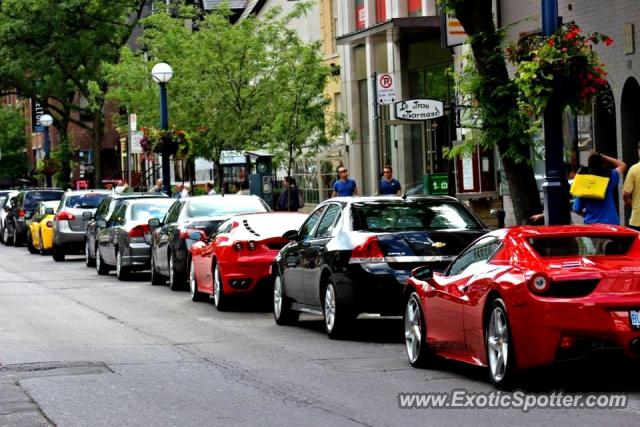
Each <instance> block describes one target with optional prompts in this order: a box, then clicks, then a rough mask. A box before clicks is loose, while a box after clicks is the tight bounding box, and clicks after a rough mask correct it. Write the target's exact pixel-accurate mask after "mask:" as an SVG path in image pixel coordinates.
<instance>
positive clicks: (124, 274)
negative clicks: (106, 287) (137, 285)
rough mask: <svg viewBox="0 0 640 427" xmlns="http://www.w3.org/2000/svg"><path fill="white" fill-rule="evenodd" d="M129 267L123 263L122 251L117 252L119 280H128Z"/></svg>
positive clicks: (117, 274) (117, 275)
mask: <svg viewBox="0 0 640 427" xmlns="http://www.w3.org/2000/svg"><path fill="white" fill-rule="evenodd" d="M130 272H131V271H130V269H129V267H125V266H124V265H122V253H121V252H120V251H117V252H116V277H117V278H118V280H127V279H129V273H130Z"/></svg>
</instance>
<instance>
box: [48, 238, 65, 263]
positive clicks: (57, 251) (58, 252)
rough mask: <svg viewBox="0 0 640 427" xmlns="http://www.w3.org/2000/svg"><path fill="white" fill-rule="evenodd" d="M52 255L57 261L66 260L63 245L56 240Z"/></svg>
mask: <svg viewBox="0 0 640 427" xmlns="http://www.w3.org/2000/svg"><path fill="white" fill-rule="evenodd" d="M51 256H52V257H53V260H54V261H56V262H64V258H65V253H64V249H63V248H62V246H58V245H56V242H53V249H52V250H51Z"/></svg>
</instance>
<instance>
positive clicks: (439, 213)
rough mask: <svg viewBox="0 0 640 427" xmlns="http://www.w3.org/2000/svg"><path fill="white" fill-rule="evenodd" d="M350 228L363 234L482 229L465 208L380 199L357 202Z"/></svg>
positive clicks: (353, 209)
mask: <svg viewBox="0 0 640 427" xmlns="http://www.w3.org/2000/svg"><path fill="white" fill-rule="evenodd" d="M352 213H353V215H352V217H353V228H354V230H363V231H382V232H385V231H403V230H482V229H484V226H483V225H482V224H481V223H480V222H478V221H477V220H476V219H475V218H474V216H473V215H472V214H471V213H470V212H469V211H467V209H466V208H465V207H464V206H462V205H460V204H458V203H451V202H443V201H433V200H408V201H406V202H402V201H395V200H381V201H375V202H358V203H354V204H353V207H352Z"/></svg>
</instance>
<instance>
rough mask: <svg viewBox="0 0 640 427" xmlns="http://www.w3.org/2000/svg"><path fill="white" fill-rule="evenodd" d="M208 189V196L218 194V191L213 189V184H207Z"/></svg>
mask: <svg viewBox="0 0 640 427" xmlns="http://www.w3.org/2000/svg"><path fill="white" fill-rule="evenodd" d="M206 188H207V195H208V196H213V195H214V194H216V190H214V189H213V184H212V183H210V182H207V184H206Z"/></svg>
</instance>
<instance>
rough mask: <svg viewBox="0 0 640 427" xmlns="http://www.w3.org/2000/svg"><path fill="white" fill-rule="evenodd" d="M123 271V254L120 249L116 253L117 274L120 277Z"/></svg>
mask: <svg viewBox="0 0 640 427" xmlns="http://www.w3.org/2000/svg"><path fill="white" fill-rule="evenodd" d="M121 272H122V255H120V251H118V253H117V254H116V274H117V275H118V277H120V273H121Z"/></svg>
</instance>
